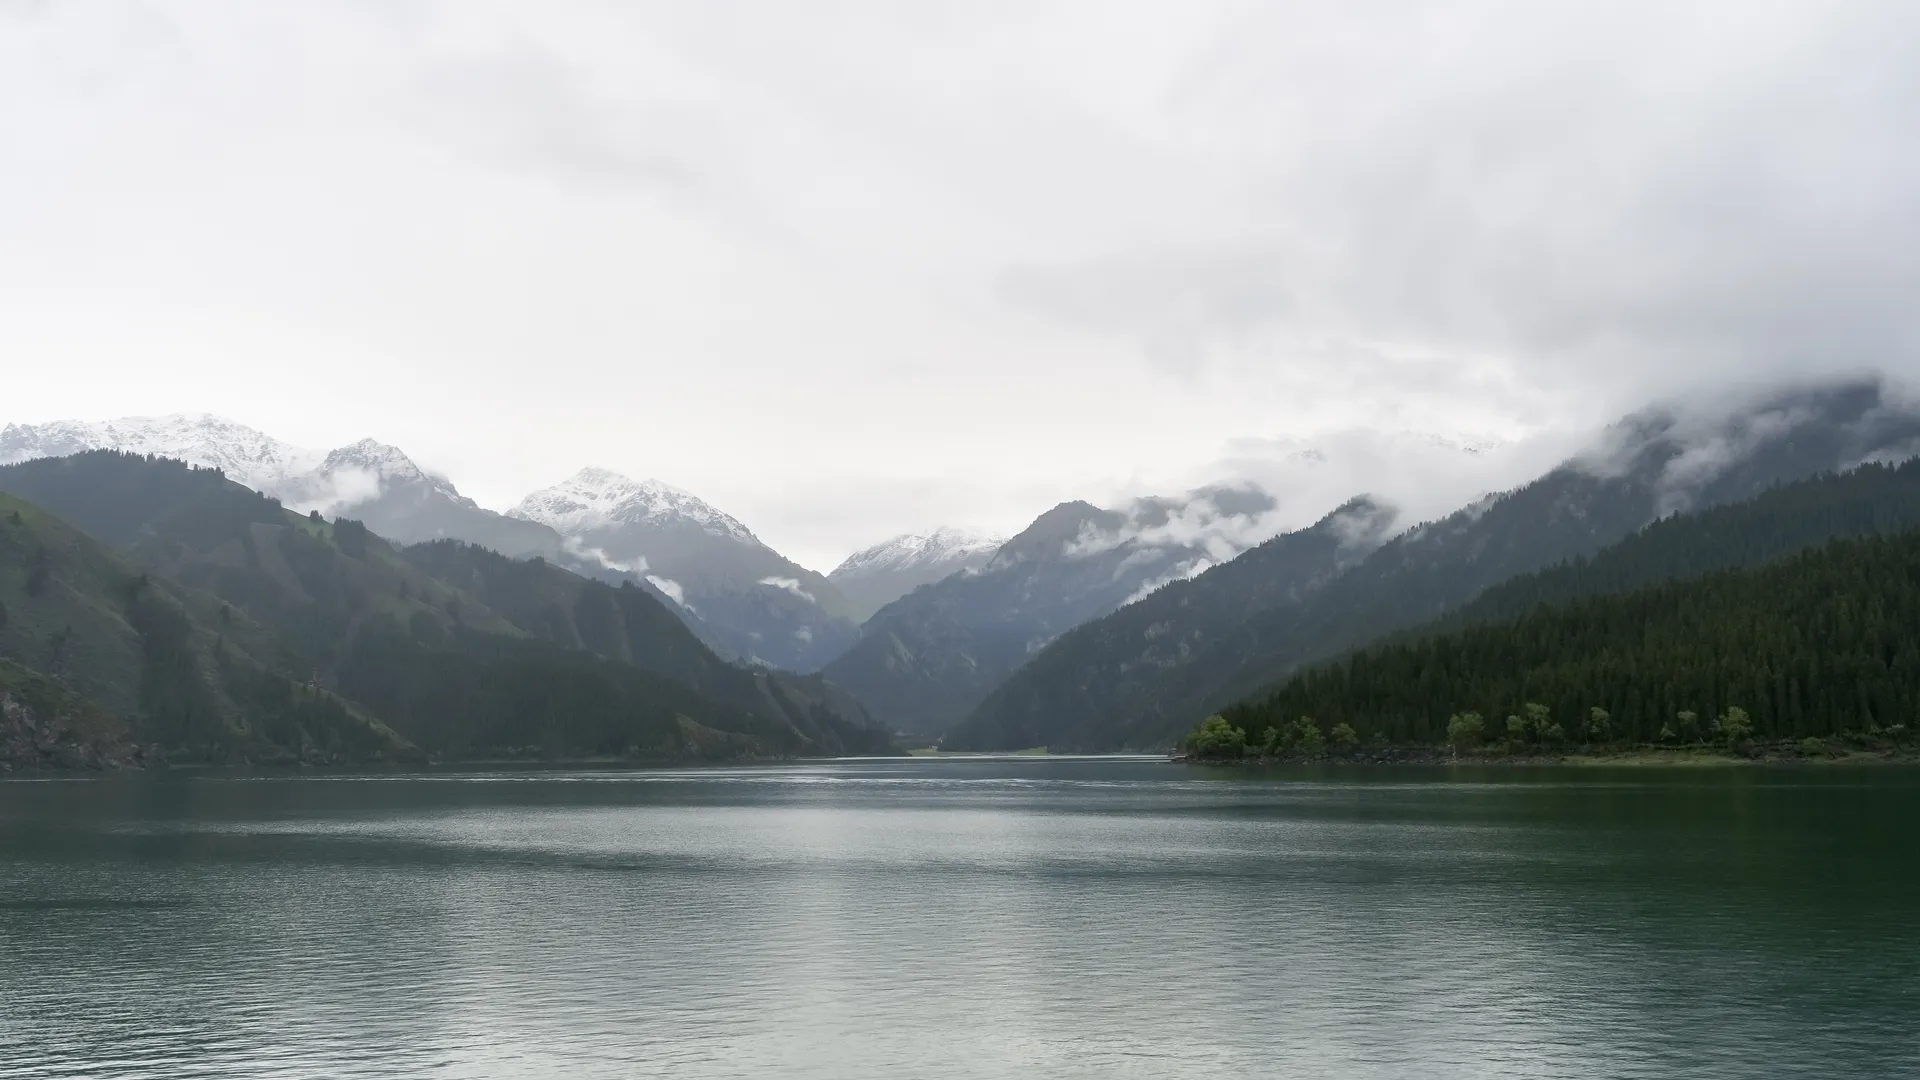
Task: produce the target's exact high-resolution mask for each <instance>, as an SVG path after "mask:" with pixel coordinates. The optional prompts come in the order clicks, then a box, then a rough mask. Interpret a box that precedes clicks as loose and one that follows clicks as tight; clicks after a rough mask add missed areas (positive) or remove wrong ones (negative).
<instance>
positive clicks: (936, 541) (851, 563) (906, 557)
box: [830, 526, 1007, 578]
mask: <svg viewBox="0 0 1920 1080" xmlns="http://www.w3.org/2000/svg"><path fill="white" fill-rule="evenodd" d="M1006 542H1007V538H1006V537H1004V536H1001V535H999V534H998V533H994V532H990V531H988V530H986V529H971V528H962V527H957V526H944V527H942V528H938V529H935V530H933V531H932V532H926V533H901V534H900V535H899V536H895V537H892V538H890V539H887V540H883V541H881V542H880V543H878V544H875V545H873V546H872V547H870V548H866V549H864V550H861V551H856V552H854V553H853V554H852V555H849V556H847V558H846V560H845V561H844V562H842V563H841V564H840V565H839V566H838V567H836V568H835V569H834V571H833V573H832V575H830V576H832V577H835V578H840V577H846V576H848V575H856V574H868V573H875V572H880V571H893V570H907V569H911V568H913V567H919V566H936V565H938V566H945V565H947V564H950V563H955V562H960V561H964V560H965V559H967V558H968V557H969V556H976V555H981V556H984V555H991V554H992V553H993V552H994V551H996V550H998V549H999V547H1000V545H1002V544H1004V543H1006Z"/></svg>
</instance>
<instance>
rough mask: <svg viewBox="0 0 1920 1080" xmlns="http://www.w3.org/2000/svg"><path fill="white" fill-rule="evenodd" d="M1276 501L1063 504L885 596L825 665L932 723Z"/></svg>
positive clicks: (1189, 568) (1230, 494)
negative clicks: (960, 564)
mask: <svg viewBox="0 0 1920 1080" xmlns="http://www.w3.org/2000/svg"><path fill="white" fill-rule="evenodd" d="M1275 509H1276V503H1275V502H1274V499H1273V497H1272V496H1271V495H1269V494H1267V493H1266V492H1264V491H1261V490H1259V489H1257V488H1252V487H1217V488H1207V489H1203V490H1200V491H1196V492H1193V493H1191V494H1189V495H1186V496H1182V497H1177V498H1174V497H1163V498H1146V499H1139V500H1136V501H1134V502H1132V503H1130V504H1128V505H1126V506H1123V507H1118V508H1114V509H1101V508H1099V507H1096V506H1093V505H1092V504H1090V503H1086V502H1070V503H1062V504H1060V505H1059V506H1056V507H1054V508H1053V509H1051V510H1049V511H1047V512H1046V513H1044V514H1042V515H1040V516H1039V517H1038V518H1037V519H1035V520H1034V522H1033V524H1031V525H1029V526H1027V528H1025V529H1024V530H1022V531H1021V532H1020V533H1019V534H1018V535H1016V536H1014V537H1013V538H1012V539H1010V540H1008V541H1007V542H1006V543H1005V544H1003V545H1001V546H1000V547H999V548H998V549H997V550H996V551H995V552H994V553H993V555H992V557H991V558H989V559H988V560H987V561H986V562H985V563H984V565H980V566H978V567H977V568H973V569H966V570H962V571H960V572H958V573H955V574H950V575H948V576H947V577H945V578H943V579H941V580H940V581H937V582H935V583H933V584H931V585H926V586H923V587H921V588H919V589H916V590H914V591H913V592H911V593H908V594H907V595H905V596H902V597H900V598H899V599H897V600H895V601H893V602H892V603H890V604H887V605H886V606H885V607H882V608H881V609H880V610H879V611H878V612H876V613H875V614H874V615H873V617H872V618H870V619H868V620H867V622H866V624H865V625H864V626H862V627H861V630H860V639H859V640H858V641H857V642H855V643H854V644H853V646H852V647H851V648H849V649H848V650H847V651H846V652H845V653H844V654H842V655H841V656H840V657H839V658H837V659H835V660H834V661H833V662H832V663H830V664H828V665H827V666H826V668H825V669H823V673H824V674H825V675H826V676H827V678H828V679H830V680H832V681H833V682H835V683H838V684H839V685H841V686H844V687H846V688H847V689H848V690H850V691H852V692H853V693H854V694H855V695H856V696H857V697H859V698H860V700H861V701H863V702H866V703H867V706H868V708H871V709H873V710H874V712H875V714H876V715H877V716H879V717H880V718H881V719H882V720H884V721H885V722H886V723H888V724H890V725H892V726H893V727H894V728H895V730H898V731H901V732H906V733H912V734H915V735H931V734H935V733H938V732H940V731H942V730H943V729H944V728H946V727H947V726H948V725H950V724H952V723H953V722H954V721H956V720H958V719H960V718H961V717H962V716H964V715H966V713H967V711H968V710H969V709H971V708H972V707H973V706H974V705H975V704H976V703H977V702H979V700H980V699H981V698H982V697H984V696H985V695H986V694H987V693H988V692H989V691H991V690H992V689H993V688H994V687H995V686H996V685H998V684H999V683H1000V681H1001V680H1003V679H1005V678H1006V677H1007V676H1008V675H1009V674H1011V673H1012V672H1013V671H1014V670H1015V669H1016V668H1018V667H1019V666H1020V665H1022V664H1023V663H1026V662H1027V660H1028V659H1029V658H1030V657H1032V656H1034V655H1035V654H1037V653H1039V652H1040V651H1041V650H1042V649H1043V648H1044V647H1045V646H1046V645H1047V643H1048V642H1049V641H1051V640H1052V639H1053V638H1055V637H1056V636H1058V635H1060V634H1062V633H1065V632H1066V631H1068V630H1071V629H1072V628H1074V627H1075V626H1078V625H1080V624H1081V623H1083V622H1086V621H1087V620H1089V619H1092V618H1095V617H1097V616H1100V615H1104V614H1106V613H1108V612H1110V611H1113V610H1114V609H1116V608H1119V607H1121V606H1123V605H1125V604H1128V603H1130V602H1132V601H1135V600H1138V599H1140V598H1141V597H1143V596H1145V595H1147V594H1149V593H1151V592H1153V591H1154V590H1155V589H1158V588H1160V587H1162V586H1164V585H1166V584H1167V583H1169V582H1173V581H1178V580H1182V579H1184V578H1187V577H1191V576H1193V575H1194V574H1196V573H1199V572H1201V571H1202V570H1204V569H1206V568H1207V567H1209V566H1212V565H1214V564H1216V563H1220V562H1225V561H1227V560H1229V559H1232V558H1233V556H1234V555H1235V554H1236V553H1237V552H1238V551H1239V550H1240V549H1241V548H1242V547H1244V546H1246V544H1247V543H1248V540H1247V538H1248V537H1256V536H1259V535H1261V534H1262V533H1263V532H1264V531H1265V530H1266V529H1267V526H1266V525H1265V524H1264V521H1265V520H1266V519H1267V518H1268V516H1269V515H1271V514H1272V513H1273V512H1274V511H1275ZM1034 745H1039V744H1034Z"/></svg>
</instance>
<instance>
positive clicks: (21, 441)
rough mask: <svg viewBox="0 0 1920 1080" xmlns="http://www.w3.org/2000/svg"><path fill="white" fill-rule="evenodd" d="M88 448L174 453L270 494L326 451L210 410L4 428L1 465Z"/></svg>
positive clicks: (0, 438)
mask: <svg viewBox="0 0 1920 1080" xmlns="http://www.w3.org/2000/svg"><path fill="white" fill-rule="evenodd" d="M86 450H119V451H121V452H123V453H128V454H154V455H157V456H159V457H170V458H175V459H177V460H180V461H184V462H186V463H187V464H189V465H198V466H200V467H202V468H213V469H219V470H220V471H221V472H224V473H226V474H227V477H228V479H231V480H233V481H235V482H237V483H239V484H242V485H244V486H246V487H250V488H252V489H253V490H255V491H259V492H263V493H266V494H271V495H278V494H279V493H280V492H281V491H283V490H285V489H286V487H287V485H288V484H289V483H290V482H292V481H294V480H295V479H296V478H298V477H301V476H304V475H305V474H307V473H308V472H310V471H311V470H313V469H314V468H315V467H316V466H318V465H319V464H320V463H321V460H322V459H323V458H324V457H325V455H324V454H322V453H319V452H317V451H313V450H307V449H303V448H301V447H298V446H294V445H292V444H291V443H285V442H281V441H280V440H279V439H276V438H274V437H272V436H271V435H267V434H265V433H263V432H259V431H255V430H254V429H252V428H250V427H246V426H245V425H242V424H236V423H234V422H233V421H231V420H226V419H223V418H221V417H218V416H213V415H210V414H208V413H177V414H174V415H171V416H127V417H122V418H121V419H118V420H106V421H101V422H98V423H90V422H87V421H82V420H57V421H54V422H52V423H47V424H8V425H7V426H6V427H4V428H0V465H11V464H14V463H15V462H20V461H27V460H30V459H33V458H43V457H65V456H67V455H68V454H78V453H81V452H82V451H86Z"/></svg>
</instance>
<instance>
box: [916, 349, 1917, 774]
mask: <svg viewBox="0 0 1920 1080" xmlns="http://www.w3.org/2000/svg"><path fill="white" fill-rule="evenodd" d="M1917 438H1920V412H1916V411H1915V410H1914V409H1913V408H1911V407H1910V406H1909V405H1907V404H1905V403H1904V402H1903V401H1902V400H1900V399H1899V398H1898V397H1897V396H1896V395H1893V394H1890V393H1888V392H1887V391H1886V389H1885V388H1884V387H1883V386H1881V385H1880V384H1879V383H1877V382H1873V381H1866V382H1857V383H1841V384H1834V385H1828V386H1818V387H1812V388H1804V389H1798V390H1794V391H1790V392H1784V393H1781V394H1779V395H1777V396H1775V397H1774V398H1772V399H1770V400H1768V401H1765V402H1762V403H1760V404H1759V405H1757V406H1755V407H1753V408H1751V409H1748V410H1745V411H1742V412H1739V413H1737V414H1735V415H1731V416H1728V417H1723V418H1721V419H1719V420H1716V421H1714V422H1713V423H1712V424H1706V423H1705V422H1703V421H1700V420H1698V419H1697V418H1689V417H1685V416H1681V415H1678V414H1675V413H1673V412H1671V411H1666V410H1659V409H1653V410H1647V411H1645V412H1642V413H1638V414H1635V415H1633V416H1630V417H1628V418H1626V419H1624V420H1623V421H1621V422H1620V423H1619V424H1617V425H1615V426H1614V428H1612V429H1611V430H1610V431H1609V433H1608V435H1607V437H1606V439H1605V440H1603V443H1602V444H1601V445H1599V446H1597V447H1595V448H1593V450H1592V451H1591V452H1590V453H1588V454H1586V455H1582V456H1581V457H1579V458H1576V459H1574V460H1571V461H1568V462H1566V463H1565V464H1563V465H1561V466H1560V467H1558V468H1556V469H1554V470H1552V471H1551V472H1549V473H1547V474H1546V475H1545V476H1542V477H1541V478H1540V479H1538V480H1535V481H1534V482H1532V483H1530V484H1527V485H1525V486H1523V487H1521V488H1518V489H1516V490H1514V491H1511V492H1508V493H1506V494H1504V495H1501V496H1498V497H1496V498H1490V499H1487V500H1483V501H1482V502H1480V503H1477V504H1475V505H1473V506H1470V507H1467V508H1465V509H1462V510H1460V511H1458V512H1456V513H1454V514H1451V515H1449V516H1447V517H1446V518H1443V519H1441V520H1439V521H1436V522H1431V523H1428V524H1425V525H1422V526H1419V527H1417V528H1415V529H1412V530H1409V531H1408V532H1406V533H1404V534H1402V535H1401V536H1398V537H1396V538H1394V539H1393V540H1392V541H1391V542H1389V543H1387V544H1385V545H1384V546H1382V547H1380V548H1379V549H1378V550H1377V551H1375V552H1373V553H1372V554H1371V555H1370V556H1368V557H1367V558H1366V559H1365V560H1363V561H1361V562H1360V563H1359V564H1358V565H1356V566H1354V567H1353V568H1351V569H1349V570H1347V571H1346V572H1344V573H1342V574H1340V575H1339V576H1338V577H1336V578H1335V579H1333V580H1332V581H1330V582H1328V583H1327V584H1326V585H1325V586H1324V587H1322V588H1320V589H1318V590H1317V591H1315V592H1314V593H1313V594H1312V595H1310V596H1306V597H1304V598H1301V599H1298V600H1297V601H1294V600H1288V601H1287V602H1283V603H1277V604H1270V605H1262V606H1261V607H1260V608H1259V609H1258V610H1255V611H1253V612H1251V613H1248V614H1246V615H1245V616H1244V617H1242V618H1239V620H1238V621H1237V622H1236V623H1235V624H1234V625H1232V626H1231V627H1229V628H1227V629H1225V630H1223V631H1221V632H1218V633H1215V634H1213V635H1211V637H1210V639H1209V640H1207V641H1205V642H1203V643H1199V644H1197V645H1196V646H1195V647H1193V648H1192V649H1191V650H1190V651H1189V652H1188V653H1186V654H1184V655H1182V656H1180V657H1178V658H1177V660H1176V661H1175V662H1172V663H1168V664H1165V665H1164V666H1163V667H1162V669H1161V670H1159V671H1157V672H1152V673H1149V674H1148V675H1147V676H1144V677H1142V678H1140V679H1139V680H1138V681H1137V683H1136V684H1135V685H1134V686H1132V688H1131V692H1130V693H1129V694H1128V695H1127V696H1125V697H1120V698H1116V697H1114V696H1112V695H1101V694H1099V693H1097V692H1089V693H1082V692H1080V691H1079V690H1077V689H1076V687H1077V686H1081V685H1085V686H1090V687H1098V686H1099V685H1101V684H1100V680H1099V679H1098V677H1097V673H1098V672H1099V671H1100V670H1102V669H1103V668H1104V669H1105V670H1113V669H1114V668H1116V667H1117V666H1118V665H1119V664H1120V663H1122V662H1123V658H1121V657H1118V656H1113V655H1107V654H1105V653H1103V654H1101V657H1100V662H1099V666H1096V665H1093V664H1091V663H1086V662H1083V663H1081V664H1078V665H1073V666H1071V668H1070V670H1053V669H1051V668H1049V667H1045V666H1043V665H1042V663H1041V662H1040V661H1042V660H1044V659H1045V653H1044V651H1043V653H1042V654H1041V656H1040V657H1038V658H1036V660H1035V661H1034V662H1032V663H1029V664H1028V665H1027V667H1026V668H1023V669H1022V671H1021V672H1019V673H1016V674H1015V675H1014V676H1013V677H1011V678H1009V679H1008V681H1007V683H1006V684H1005V685H1004V686H1002V687H1001V689H1000V690H999V691H997V692H996V693H994V694H993V695H992V696H991V697H989V698H988V699H987V700H986V701H984V702H983V703H982V704H981V706H980V707H978V708H976V709H975V710H974V712H973V713H972V714H971V715H970V716H969V717H968V718H967V719H966V720H965V721H964V722H963V723H962V724H961V726H960V727H958V728H956V730H955V732H954V733H953V735H952V736H950V737H949V738H950V740H951V739H958V740H961V741H962V742H963V743H965V744H967V745H973V746H978V747H980V748H982V749H1014V748H1017V745H1016V744H1017V742H1026V741H1028V740H1031V741H1032V742H1033V743H1034V744H1044V745H1048V746H1053V747H1056V748H1072V749H1082V750H1107V749H1116V748H1120V747H1165V746H1168V745H1170V744H1171V743H1173V742H1174V741H1175V740H1176V739H1177V738H1178V737H1179V736H1180V734H1181V733H1182V732H1184V731H1185V730H1187V729H1188V728H1190V727H1191V726H1192V725H1193V724H1194V723H1195V722H1196V721H1197V720H1198V719H1199V718H1201V717H1203V716H1205V715H1206V714H1207V713H1209V712H1213V711H1216V710H1218V709H1220V708H1222V707H1224V706H1226V705H1228V704H1230V703H1232V702H1234V701H1237V700H1242V699H1245V698H1247V697H1249V696H1250V695H1253V694H1256V693H1259V692H1260V691H1261V690H1262V689H1263V688H1265V687H1269V686H1272V685H1274V684H1275V683H1277V682H1278V681H1280V680H1282V679H1284V678H1286V677H1287V676H1289V675H1290V674H1291V673H1293V672H1294V671H1296V670H1299V669H1300V668H1301V667H1302V666H1304V665H1307V664H1311V663H1317V662H1320V661H1323V660H1327V659H1329V658H1332V657H1335V656H1338V655H1340V654H1342V653H1344V652H1347V651H1349V650H1352V649H1355V648H1358V647H1360V646H1363V645H1365V644H1367V643H1368V642H1372V641H1377V640H1379V639H1380V638H1382V637H1383V636H1385V635H1390V634H1395V633H1400V632H1404V631H1407V630H1409V629H1411V628H1414V627H1419V626H1421V625H1424V624H1426V623H1429V622H1431V621H1433V620H1435V619H1438V618H1441V617H1443V616H1445V615H1446V614H1447V613H1448V612H1449V611H1452V610H1454V609H1456V608H1459V607H1460V606H1462V605H1464V604H1467V603H1469V602H1471V601H1472V600H1474V598H1475V597H1477V596H1478V595H1479V594H1481V593H1483V592H1485V591H1486V590H1488V589H1490V588H1493V587H1494V586H1497V585H1499V584H1501V583H1502V582H1505V581H1508V580H1509V579H1512V578H1514V577H1516V576H1518V575H1521V574H1526V573H1530V572H1533V571H1538V570H1541V569H1544V568H1547V567H1552V566H1555V565H1557V564H1559V563H1562V562H1566V561H1567V560H1570V559H1576V558H1579V557H1582V556H1590V555H1592V554H1593V553H1595V552H1597V551H1599V550H1601V549H1602V548H1605V547H1608V546H1610V545H1612V544H1614V543H1616V542H1618V541H1620V540H1621V539H1623V538H1625V537H1628V536H1630V535H1632V534H1633V533H1634V532H1636V531H1637V530H1639V529H1641V528H1643V527H1644V526H1646V525H1647V523H1649V522H1651V521H1655V520H1657V519H1659V518H1661V517H1662V516H1665V515H1667V514H1670V513H1671V512H1672V511H1673V510H1675V509H1679V508H1691V509H1698V508H1708V507H1713V506H1719V505H1723V504H1727V503H1731V502H1737V501H1740V500H1744V499H1748V498H1752V497H1753V496H1754V495H1756V494H1758V493H1760V492H1763V491H1765V490H1767V489H1768V488H1770V487H1773V486H1775V485H1777V484H1780V483H1782V482H1786V481H1792V480H1796V479H1801V478H1805V477H1808V476H1812V475H1816V474H1819V473H1822V472H1827V471H1832V470H1835V469H1840V468H1845V467H1847V466H1850V465H1853V464H1855V463H1858V462H1861V461H1865V460H1873V459H1876V458H1879V457H1890V456H1906V455H1910V453H1911V448H1912V447H1913V446H1914V445H1915V440H1916V439H1917ZM1232 565H1233V564H1232V563H1228V564H1226V565H1224V566H1220V567H1215V568H1213V569H1211V570H1209V571H1207V573H1206V574H1204V575H1202V576H1201V578H1200V579H1198V580H1199V581H1202V582H1204V580H1205V578H1206V577H1208V576H1212V575H1225V574H1226V572H1227V571H1228V570H1229V569H1230V568H1231V567H1232ZM1222 595H1228V596H1230V595H1231V594H1230V593H1229V592H1226V591H1222ZM1108 618H1110V619H1111V618H1113V616H1109V617H1108ZM1092 633H1095V634H1097V633H1098V632H1092ZM1113 641H1114V642H1115V644H1114V646H1113V648H1114V649H1116V650H1122V651H1125V650H1136V649H1137V648H1138V641H1137V636H1134V635H1126V634H1115V635H1113ZM1028 672H1032V674H1031V675H1028V674H1027V673H1028ZM997 732H1017V733H1022V735H1021V738H1020V739H1018V740H1016V741H1013V742H1008V741H1000V740H999V739H998V738H997V737H996V735H995V733H997ZM976 734H977V735H978V737H976Z"/></svg>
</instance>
